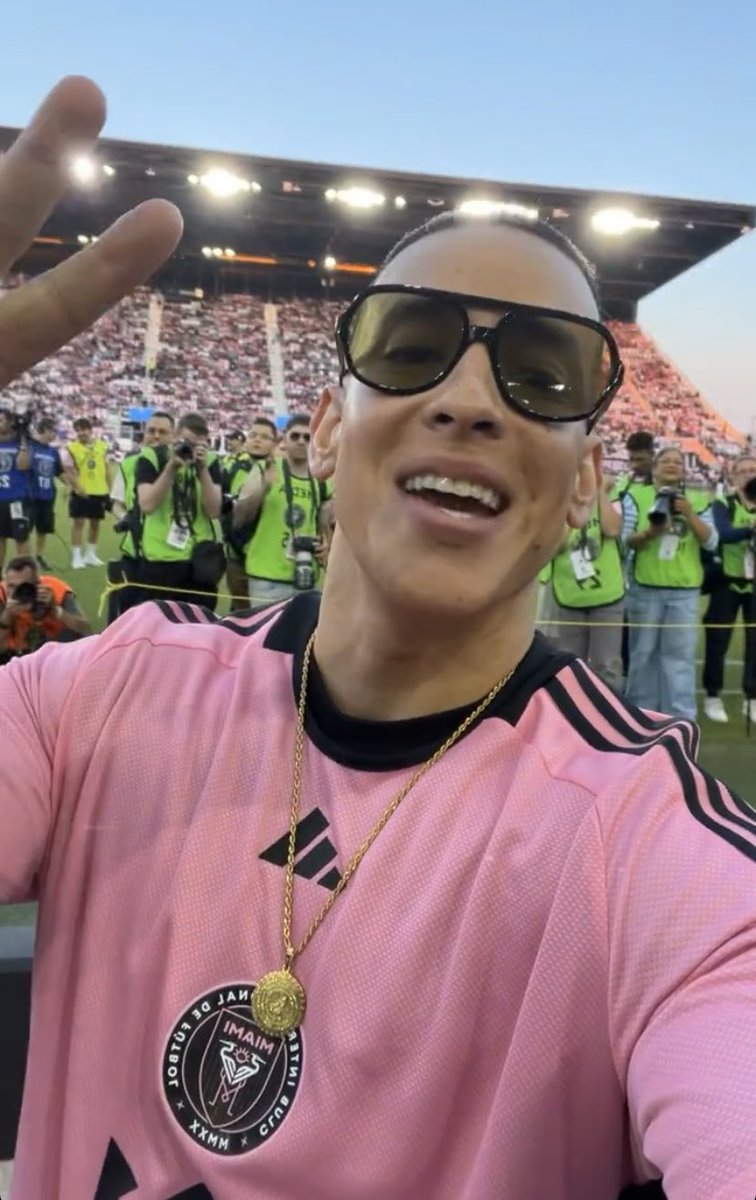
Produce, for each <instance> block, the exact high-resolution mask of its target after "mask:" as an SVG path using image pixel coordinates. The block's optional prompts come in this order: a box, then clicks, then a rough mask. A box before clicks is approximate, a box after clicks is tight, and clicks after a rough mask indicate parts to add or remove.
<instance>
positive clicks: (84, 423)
mask: <svg viewBox="0 0 756 1200" xmlns="http://www.w3.org/2000/svg"><path fill="white" fill-rule="evenodd" d="M73 427H74V429H75V430H76V432H77V433H79V432H80V431H81V430H82V429H91V428H92V422H91V421H90V419H89V417H77V418H76V420H75V421H74V423H73Z"/></svg>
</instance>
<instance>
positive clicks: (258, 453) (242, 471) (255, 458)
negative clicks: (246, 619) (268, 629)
mask: <svg viewBox="0 0 756 1200" xmlns="http://www.w3.org/2000/svg"><path fill="white" fill-rule="evenodd" d="M243 436H244V435H242V437H243ZM277 441H278V430H277V429H276V426H275V424H274V422H273V421H271V420H270V418H269V417H255V419H254V420H253V422H252V424H251V426H250V429H249V433H248V435H247V437H246V440H245V441H244V442H243V443H242V444H241V445H240V444H239V431H235V432H234V433H233V434H231V435H230V436H229V438H228V439H227V445H229V446H231V445H233V446H234V448H235V452H234V453H232V454H231V455H230V456H229V457H227V458H226V459H225V461H224V464H223V495H224V515H223V520H222V528H223V538H224V541H225V544H226V558H227V563H226V579H227V581H228V590H229V592H230V593H231V596H232V600H231V609H232V611H240V610H242V609H246V608H247V607H248V604H249V601H248V600H247V574H246V571H245V569H244V559H245V556H246V553H247V545H248V543H249V541H250V540H251V538H252V535H253V534H254V532H255V522H254V521H251V522H249V523H247V524H246V525H242V526H236V525H234V520H233V505H234V504H235V502H236V500H237V499H238V497H239V494H240V492H241V490H242V488H243V487H244V485H245V483H246V482H247V480H248V479H249V476H250V474H251V472H252V471H255V470H256V471H259V472H260V474H261V475H263V476H264V475H265V472H266V470H267V469H268V467H269V466H270V465H271V463H272V462H273V461H274V456H275V451H276V443H277Z"/></svg>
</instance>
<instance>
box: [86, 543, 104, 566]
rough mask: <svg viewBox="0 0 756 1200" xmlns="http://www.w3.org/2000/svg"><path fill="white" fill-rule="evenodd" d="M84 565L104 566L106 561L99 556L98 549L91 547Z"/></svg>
mask: <svg viewBox="0 0 756 1200" xmlns="http://www.w3.org/2000/svg"><path fill="white" fill-rule="evenodd" d="M84 565H85V566H86V567H104V566H105V563H104V562H103V561H102V559H101V558H98V557H97V551H96V550H93V549H92V548H91V547H90V548H89V549H88V550H87V552H86V554H85V555H84Z"/></svg>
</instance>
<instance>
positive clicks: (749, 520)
mask: <svg viewBox="0 0 756 1200" xmlns="http://www.w3.org/2000/svg"><path fill="white" fill-rule="evenodd" d="M728 504H729V508H730V520H731V521H732V526H733V529H749V528H751V527H752V526H753V521H754V514H753V513H752V512H749V511H748V509H747V508H746V507H745V505H744V504H742V503H741V501H740V499H739V497H738V496H731V497H730V499H729V501H728ZM749 554H750V555H751V560H752V558H753V549H752V547H751V546H749V543H748V542H747V541H745V540H744V541H742V542H725V543H724V544H723V545H722V548H721V555H722V571H723V573H724V575H725V578H726V579H727V582H728V583H732V582H734V583H736V584H743V583H744V582H745V581H747V584H748V586H749V587H750V586H751V585H752V577H749V575H748V573H747V568H746V562H747V559H748V555H749Z"/></svg>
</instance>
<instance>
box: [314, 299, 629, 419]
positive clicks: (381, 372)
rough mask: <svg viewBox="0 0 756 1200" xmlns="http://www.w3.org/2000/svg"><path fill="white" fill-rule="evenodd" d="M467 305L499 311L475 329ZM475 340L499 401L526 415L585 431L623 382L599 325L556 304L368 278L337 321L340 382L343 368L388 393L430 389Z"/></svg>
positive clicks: (614, 354)
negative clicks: (580, 425)
mask: <svg viewBox="0 0 756 1200" xmlns="http://www.w3.org/2000/svg"><path fill="white" fill-rule="evenodd" d="M471 308H472V309H491V310H493V311H494V312H501V311H502V310H503V315H502V316H501V318H500V319H499V320H498V321H497V323H496V324H495V325H475V324H473V323H472V322H471V320H470V315H469V312H468V309H471ZM475 342H481V343H482V344H483V345H484V346H485V347H486V349H487V350H488V355H489V359H490V363H491V370H492V372H493V376H494V379H495V381H496V385H497V388H498V391H499V394H500V395H501V398H502V399H503V400H504V402H505V403H506V404H508V405H509V406H510V408H513V409H514V410H515V411H516V412H518V413H520V414H521V415H522V416H525V417H529V418H530V419H531V420H536V421H548V422H568V421H587V422H588V427H589V428H591V427H592V426H593V425H595V423H596V421H598V419H599V417H600V416H601V415H602V414H603V413H604V412H605V411H606V409H607V408H608V406H609V404H610V402H611V400H612V397H613V396H614V395H615V394H616V392H617V391H618V389H619V388H620V386H621V384H622V379H623V376H624V368H623V365H622V361H621V359H620V354H619V349H618V347H617V343H616V342H615V340H614V338H613V336H612V334H611V332H610V331H609V330H608V329H607V328H606V326H604V325H602V324H601V323H600V322H598V321H593V320H591V319H590V318H589V317H580V316H577V315H576V314H574V313H567V312H562V311H561V310H559V309H551V308H540V307H536V306H534V305H529V304H516V303H510V302H508V301H505V300H494V299H490V298H486V297H482V296H468V295H464V294H461V293H457V292H445V291H439V290H437V289H435V288H425V287H412V286H410V285H407V284H376V285H375V286H374V287H371V288H368V289H366V290H365V291H364V292H361V293H360V295H359V296H357V297H356V298H355V299H354V300H353V301H352V303H351V304H350V305H349V307H348V308H347V309H346V311H345V312H344V313H342V315H341V316H340V317H339V319H338V321H337V323H336V344H337V349H338V354H339V362H340V369H341V379H342V380H343V378H344V376H345V375H347V374H351V375H353V376H354V377H355V379H358V380H359V381H360V382H361V383H364V384H365V385H366V386H367V387H371V388H373V389H375V390H376V391H379V392H385V393H386V394H389V395H395V396H414V395H417V394H419V393H421V392H426V391H428V390H430V389H431V388H433V387H436V386H437V385H438V384H439V383H441V382H442V381H443V380H444V379H446V378H448V376H449V375H450V374H451V372H452V371H453V370H454V368H455V367H456V365H457V364H458V363H459V361H460V359H461V358H462V356H463V355H464V353H465V351H466V350H467V349H468V348H469V347H470V346H472V345H473V344H474V343H475Z"/></svg>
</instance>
